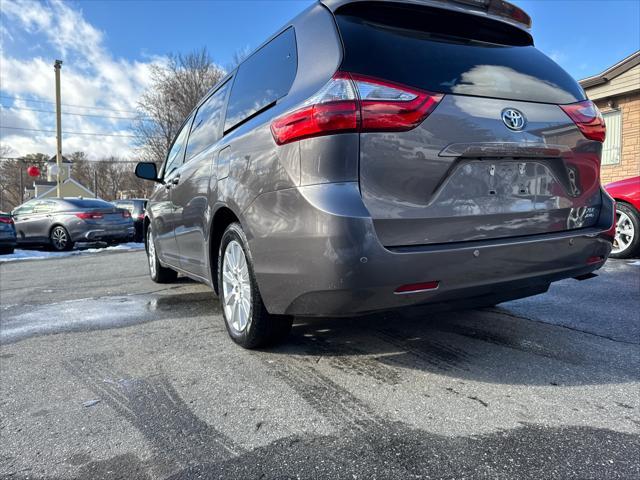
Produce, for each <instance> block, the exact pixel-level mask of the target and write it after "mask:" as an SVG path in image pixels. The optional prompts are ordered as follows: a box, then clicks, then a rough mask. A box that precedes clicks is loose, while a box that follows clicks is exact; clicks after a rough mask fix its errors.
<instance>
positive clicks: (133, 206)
mask: <svg viewBox="0 0 640 480" xmlns="http://www.w3.org/2000/svg"><path fill="white" fill-rule="evenodd" d="M111 203H113V204H114V205H115V206H116V207H118V208H124V209H127V210H128V211H129V213H131V218H133V226H134V227H135V229H136V233H135V235H134V237H133V241H134V242H142V241H144V232H143V231H142V230H143V226H144V209H145V208H146V207H147V199H146V198H129V199H126V200H115V201H113V202H111Z"/></svg>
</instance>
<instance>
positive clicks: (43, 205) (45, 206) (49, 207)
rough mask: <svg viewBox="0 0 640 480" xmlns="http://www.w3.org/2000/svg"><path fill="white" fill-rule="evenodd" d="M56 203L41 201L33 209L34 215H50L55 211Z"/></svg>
mask: <svg viewBox="0 0 640 480" xmlns="http://www.w3.org/2000/svg"><path fill="white" fill-rule="evenodd" d="M55 207H56V203H55V202H48V201H46V200H41V201H39V202H37V203H36V204H35V207H34V209H33V212H34V213H49V212H53V211H54V210H55Z"/></svg>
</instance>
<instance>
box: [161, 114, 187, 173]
mask: <svg viewBox="0 0 640 480" xmlns="http://www.w3.org/2000/svg"><path fill="white" fill-rule="evenodd" d="M191 120H193V117H190V118H189V120H187V121H186V122H185V123H184V125H183V126H182V130H180V132H179V133H178V136H177V137H176V139H175V141H174V142H173V145H171V150H169V154H168V155H167V161H166V162H165V166H164V176H165V177H166V176H167V175H169V174H170V173H171V172H173V171H174V170H175V169H176V168H178V167H179V166H180V165H182V162H183V161H184V149H185V146H186V142H187V134H188V133H189V126H190V125H191Z"/></svg>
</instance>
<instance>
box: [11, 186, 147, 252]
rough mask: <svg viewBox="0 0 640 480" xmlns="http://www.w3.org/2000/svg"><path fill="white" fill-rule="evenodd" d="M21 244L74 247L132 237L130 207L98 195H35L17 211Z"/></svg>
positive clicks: (16, 220)
mask: <svg viewBox="0 0 640 480" xmlns="http://www.w3.org/2000/svg"><path fill="white" fill-rule="evenodd" d="M11 213H12V215H13V219H14V222H15V226H16V232H17V240H18V244H19V245H38V246H48V247H51V248H52V249H53V250H58V251H63V250H71V249H72V248H73V245H74V244H75V243H76V242H98V241H101V242H107V243H117V242H120V241H127V240H132V239H133V235H134V231H135V229H134V227H133V220H132V219H131V214H130V213H129V211H128V210H125V209H122V208H116V207H115V206H113V205H112V204H110V203H109V202H105V201H104V200H99V199H97V198H69V197H65V198H46V199H41V200H39V199H35V200H30V201H28V202H26V203H23V204H22V205H20V206H19V207H16V208H15V209H14V210H13V212H11Z"/></svg>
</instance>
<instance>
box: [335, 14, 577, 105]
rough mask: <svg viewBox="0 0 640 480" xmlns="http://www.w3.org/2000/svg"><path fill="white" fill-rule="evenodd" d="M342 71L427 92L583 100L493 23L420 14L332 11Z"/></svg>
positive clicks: (507, 29)
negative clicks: (341, 51)
mask: <svg viewBox="0 0 640 480" xmlns="http://www.w3.org/2000/svg"><path fill="white" fill-rule="evenodd" d="M337 21H338V27H339V29H340V33H341V35H342V39H343V43H344V48H345V55H344V59H343V64H342V67H341V68H342V69H344V70H347V71H351V72H354V73H362V74H366V75H371V76H375V77H379V78H382V79H386V80H392V81H396V82H399V83H403V84H405V85H409V86H414V87H418V88H422V89H424V90H429V91H432V92H441V93H454V94H461V95H475V96H481V97H494V98H504V99H512V100H524V101H534V102H544V103H559V104H565V103H573V102H577V101H580V100H584V94H583V92H582V89H581V88H580V86H579V85H578V83H577V82H576V81H575V80H574V79H573V78H571V76H570V75H569V74H567V73H566V72H565V71H564V70H562V68H560V67H559V66H558V65H556V64H555V63H554V62H553V61H552V60H551V59H549V58H548V57H547V56H545V55H544V54H542V53H541V52H539V51H538V50H537V49H536V48H535V47H533V46H532V45H530V42H531V39H530V37H529V36H528V34H526V33H524V32H521V31H520V30H519V29H517V28H516V27H512V26H509V25H504V24H502V23H501V22H497V21H493V20H490V19H484V18H481V17H475V16H472V15H468V14H460V13H456V12H451V13H449V12H446V11H444V10H442V9H433V8H426V7H416V6H413V7H406V6H404V7H398V6H393V5H378V6H375V5H371V4H369V3H363V4H353V5H349V8H342V9H340V10H338V15H337Z"/></svg>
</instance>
